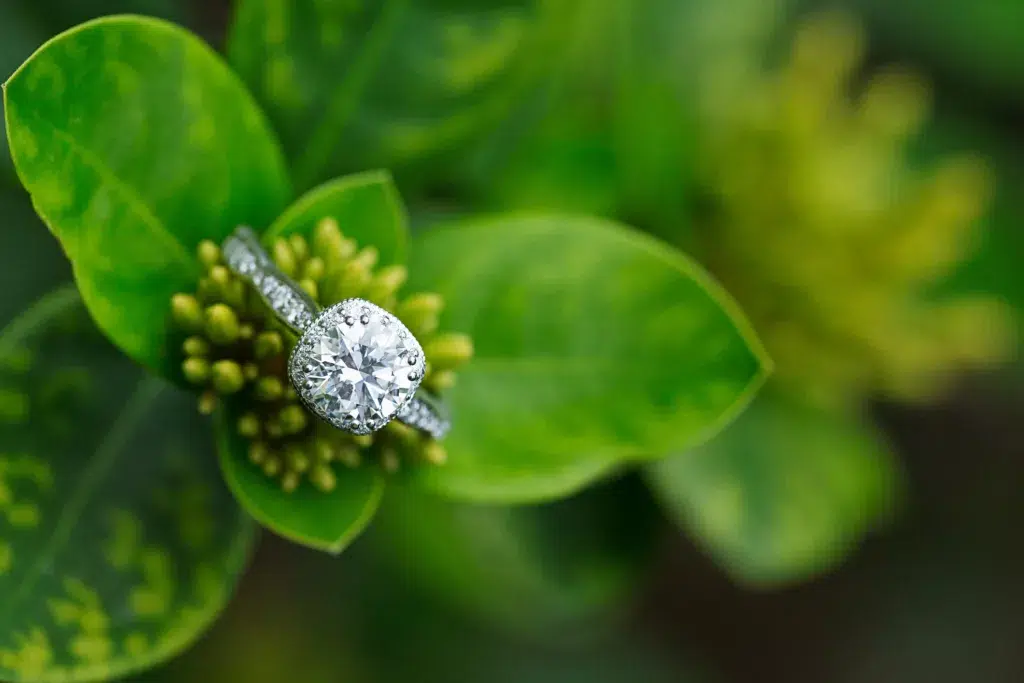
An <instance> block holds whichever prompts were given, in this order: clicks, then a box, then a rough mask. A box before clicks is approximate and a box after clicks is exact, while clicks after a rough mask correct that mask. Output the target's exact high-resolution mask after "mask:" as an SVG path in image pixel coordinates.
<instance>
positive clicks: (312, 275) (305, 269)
mask: <svg viewBox="0 0 1024 683" xmlns="http://www.w3.org/2000/svg"><path fill="white" fill-rule="evenodd" d="M325 272H326V266H325V265H324V260H323V259H322V258H320V257H319V256H313V257H312V258H310V259H309V260H308V261H306V264H305V265H304V266H302V278H303V279H304V280H319V279H320V278H322V277H323V276H324V273H325Z"/></svg>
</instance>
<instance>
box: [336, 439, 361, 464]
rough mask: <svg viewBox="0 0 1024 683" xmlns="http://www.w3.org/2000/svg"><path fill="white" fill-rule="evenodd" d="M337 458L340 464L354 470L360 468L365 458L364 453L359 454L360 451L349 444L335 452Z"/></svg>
mask: <svg viewBox="0 0 1024 683" xmlns="http://www.w3.org/2000/svg"><path fill="white" fill-rule="evenodd" d="M335 456H336V458H337V460H338V462H340V463H341V464H342V465H344V466H345V467H351V468H352V469H355V468H356V467H359V465H360V463H362V461H363V456H362V453H360V452H359V449H358V448H356V447H355V446H353V445H352V444H349V443H347V444H344V445H342V446H340V447H338V450H337V451H336V452H335Z"/></svg>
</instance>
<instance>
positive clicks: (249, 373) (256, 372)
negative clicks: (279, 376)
mask: <svg viewBox="0 0 1024 683" xmlns="http://www.w3.org/2000/svg"><path fill="white" fill-rule="evenodd" d="M242 375H244V376H245V381H246V382H255V381H256V378H257V377H259V376H260V367H259V366H258V365H256V364H255V363H246V364H245V365H243V366H242Z"/></svg>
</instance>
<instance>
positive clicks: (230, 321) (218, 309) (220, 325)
mask: <svg viewBox="0 0 1024 683" xmlns="http://www.w3.org/2000/svg"><path fill="white" fill-rule="evenodd" d="M240 333H241V329H240V328H239V324H238V316H236V315H235V312H234V311H233V310H231V307H230V306H227V305H226V304H214V305H213V306H210V307H209V308H207V309H206V336H207V337H209V338H210V341H212V342H213V343H214V344H220V345H227V344H233V343H234V342H235V341H237V340H238V336H239V334H240Z"/></svg>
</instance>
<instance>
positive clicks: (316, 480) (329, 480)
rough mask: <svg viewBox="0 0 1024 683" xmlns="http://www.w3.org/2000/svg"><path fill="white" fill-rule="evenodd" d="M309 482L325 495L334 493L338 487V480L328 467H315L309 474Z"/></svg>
mask: <svg viewBox="0 0 1024 683" xmlns="http://www.w3.org/2000/svg"><path fill="white" fill-rule="evenodd" d="M309 480H310V481H311V482H312V483H313V486H315V487H317V488H318V489H320V490H321V491H323V492H324V493H329V492H331V491H333V490H334V488H335V487H336V486H337V485H338V480H337V478H335V476H334V472H333V471H331V468H330V467H327V466H326V465H314V466H313V469H312V470H310V472H309Z"/></svg>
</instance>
